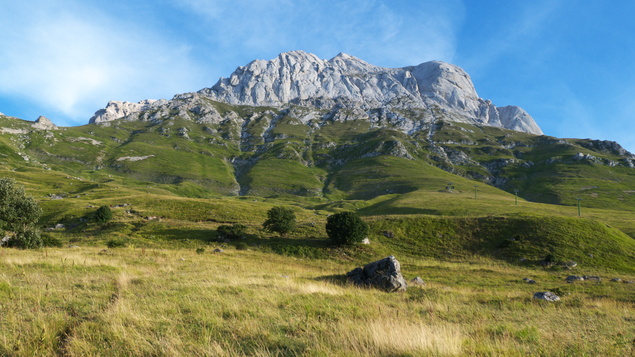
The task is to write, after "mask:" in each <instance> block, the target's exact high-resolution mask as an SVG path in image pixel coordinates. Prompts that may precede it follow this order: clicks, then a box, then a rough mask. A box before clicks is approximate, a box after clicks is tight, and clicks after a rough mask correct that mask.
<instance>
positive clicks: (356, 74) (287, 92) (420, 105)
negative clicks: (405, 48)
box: [90, 51, 542, 134]
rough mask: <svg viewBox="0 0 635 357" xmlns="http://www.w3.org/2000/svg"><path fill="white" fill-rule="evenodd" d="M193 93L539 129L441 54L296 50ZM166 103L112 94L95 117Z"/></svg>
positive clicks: (366, 115)
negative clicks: (409, 57)
mask: <svg viewBox="0 0 635 357" xmlns="http://www.w3.org/2000/svg"><path fill="white" fill-rule="evenodd" d="M194 96H200V97H204V98H208V99H212V100H215V101H220V102H225V103H229V104H233V105H249V106H272V107H278V108H280V107H286V106H290V105H300V106H304V107H309V108H315V109H317V110H320V111H324V110H327V111H329V112H331V114H332V115H331V116H327V117H323V119H337V118H338V116H337V115H336V114H337V112H338V111H339V110H340V109H342V108H345V109H346V111H347V112H349V113H354V114H356V115H355V116H356V117H357V119H371V120H373V119H376V120H374V121H375V122H377V121H378V120H379V117H380V116H383V117H393V118H394V119H395V120H396V121H400V122H401V123H400V125H399V127H401V128H402V129H403V131H406V132H407V131H409V130H413V129H416V127H417V125H419V126H420V125H421V123H415V122H416V121H419V122H431V121H434V120H435V119H439V116H442V117H443V119H444V120H450V121H457V122H466V123H471V124H485V125H490V126H496V127H502V128H507V129H512V130H517V131H524V132H527V133H531V134H542V131H541V130H540V128H539V127H538V125H537V124H536V123H535V121H534V120H533V118H532V117H531V116H530V115H529V114H528V113H527V112H525V111H524V110H523V109H521V108H519V107H516V106H508V107H501V108H498V107H496V106H495V105H494V104H492V103H491V102H490V101H489V100H483V99H481V98H479V97H478V95H477V93H476V90H475V89H474V85H473V84H472V81H471V79H470V77H469V75H468V74H467V73H466V72H465V71H464V70H463V69H461V68H459V67H457V66H454V65H451V64H447V63H444V62H439V61H431V62H425V63H422V64H420V65H418V66H410V67H403V68H394V69H391V68H384V67H378V66H374V65H371V64H369V63H366V62H364V61H362V60H360V59H358V58H355V57H353V56H350V55H347V54H343V53H340V54H338V55H337V56H336V57H334V58H332V59H330V60H323V59H320V58H318V57H317V56H315V55H313V54H310V53H306V52H302V51H292V52H286V53H282V54H280V55H279V56H278V57H277V58H275V59H273V60H270V61H263V60H255V61H253V62H251V63H249V64H248V65H247V66H245V67H239V68H238V69H236V71H234V73H233V74H232V75H231V76H230V77H229V78H221V79H220V80H219V81H218V82H217V83H216V84H215V85H214V86H213V87H211V88H205V89H202V90H200V91H199V92H198V93H187V94H181V95H177V96H175V97H174V99H173V101H174V100H182V99H188V98H192V97H194ZM166 105H169V104H168V103H167V101H165V100H160V101H152V100H146V101H142V102H139V103H129V102H115V101H112V102H110V103H108V106H107V107H106V108H104V109H101V110H99V111H97V112H96V113H95V115H94V116H93V117H92V118H91V119H90V122H91V123H103V122H108V121H111V120H115V119H119V118H123V117H126V116H129V115H131V114H134V113H139V112H141V111H146V110H149V109H154V108H159V107H161V106H166ZM177 109H178V108H177ZM403 110H410V111H412V110H414V111H417V112H418V114H419V115H418V117H417V118H416V119H413V118H406V117H404V116H403V115H402V114H401V112H402V111H403ZM378 113H379V114H378ZM340 117H341V116H340ZM349 117H351V116H350V115H349ZM345 119H346V118H345Z"/></svg>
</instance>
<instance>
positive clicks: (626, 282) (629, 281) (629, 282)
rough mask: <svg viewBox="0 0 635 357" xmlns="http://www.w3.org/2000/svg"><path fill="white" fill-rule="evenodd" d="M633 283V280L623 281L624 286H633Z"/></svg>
mask: <svg viewBox="0 0 635 357" xmlns="http://www.w3.org/2000/svg"><path fill="white" fill-rule="evenodd" d="M633 283H635V281H633V280H624V284H633Z"/></svg>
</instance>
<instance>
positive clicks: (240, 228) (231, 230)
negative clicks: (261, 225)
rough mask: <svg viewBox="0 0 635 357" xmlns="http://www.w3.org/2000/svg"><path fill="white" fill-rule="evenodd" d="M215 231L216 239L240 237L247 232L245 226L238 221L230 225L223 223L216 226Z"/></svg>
mask: <svg viewBox="0 0 635 357" xmlns="http://www.w3.org/2000/svg"><path fill="white" fill-rule="evenodd" d="M216 233H218V239H240V238H242V237H243V236H244V235H245V234H247V226H246V225H244V224H240V223H237V224H233V225H231V226H230V225H227V224H224V225H222V226H218V228H216Z"/></svg>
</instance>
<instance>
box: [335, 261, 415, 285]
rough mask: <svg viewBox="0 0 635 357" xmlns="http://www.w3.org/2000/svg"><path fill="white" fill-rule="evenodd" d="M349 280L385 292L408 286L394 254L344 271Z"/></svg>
mask: <svg viewBox="0 0 635 357" xmlns="http://www.w3.org/2000/svg"><path fill="white" fill-rule="evenodd" d="M346 278H347V280H348V281H349V282H351V283H353V284H355V285H357V286H370V287H374V288H377V289H381V290H384V291H386V292H400V291H405V290H406V289H407V288H408V284H406V280H405V279H404V278H403V276H402V275H401V268H400V264H399V261H398V260H397V258H395V257H394V256H392V255H391V256H389V257H387V258H384V259H381V260H378V261H376V262H372V263H368V264H366V265H365V266H364V268H355V269H353V270H351V271H349V272H348V273H346Z"/></svg>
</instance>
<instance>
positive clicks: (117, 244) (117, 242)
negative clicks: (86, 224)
mask: <svg viewBox="0 0 635 357" xmlns="http://www.w3.org/2000/svg"><path fill="white" fill-rule="evenodd" d="M126 245H127V244H126V242H124V241H123V240H121V239H110V240H109V241H107V242H106V246H107V247H108V248H122V247H125V246H126Z"/></svg>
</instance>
